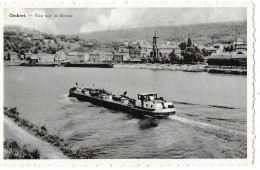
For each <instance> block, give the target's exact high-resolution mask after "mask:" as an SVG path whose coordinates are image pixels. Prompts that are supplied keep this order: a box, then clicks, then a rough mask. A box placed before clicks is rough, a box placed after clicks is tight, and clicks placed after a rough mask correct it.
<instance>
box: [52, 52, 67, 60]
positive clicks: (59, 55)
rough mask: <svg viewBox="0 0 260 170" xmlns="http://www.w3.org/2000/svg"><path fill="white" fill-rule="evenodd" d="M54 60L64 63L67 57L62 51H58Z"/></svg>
mask: <svg viewBox="0 0 260 170" xmlns="http://www.w3.org/2000/svg"><path fill="white" fill-rule="evenodd" d="M54 60H55V61H65V60H67V56H66V54H65V52H64V51H62V50H60V51H57V52H56V54H55V58H54Z"/></svg>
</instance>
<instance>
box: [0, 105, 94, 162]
mask: <svg viewBox="0 0 260 170" xmlns="http://www.w3.org/2000/svg"><path fill="white" fill-rule="evenodd" d="M4 114H5V115H6V116H7V117H9V118H11V119H12V120H13V121H14V122H16V123H17V125H18V126H20V127H23V128H25V129H27V130H28V131H29V132H30V133H31V134H33V135H35V136H36V137H39V138H41V139H42V140H44V141H46V142H48V143H50V144H52V145H53V146H55V147H57V148H59V149H60V150H61V151H62V152H63V154H64V155H67V156H68V157H69V158H72V159H92V158H94V156H95V154H94V153H91V151H89V150H88V149H87V148H80V149H78V150H76V151H73V150H71V147H70V143H69V142H68V141H65V140H64V139H63V138H60V137H59V136H57V135H53V134H49V132H48V130H47V128H46V127H45V126H41V127H39V126H37V125H35V124H33V123H31V122H29V121H28V120H25V119H23V118H21V117H20V114H19V112H18V111H17V108H16V107H14V108H7V107H4ZM14 159H15V158H14ZM17 159H19V158H17Z"/></svg>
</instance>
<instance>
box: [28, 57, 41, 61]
mask: <svg viewBox="0 0 260 170" xmlns="http://www.w3.org/2000/svg"><path fill="white" fill-rule="evenodd" d="M27 60H28V61H29V63H38V62H39V60H40V59H39V58H38V57H34V56H31V57H28V58H27Z"/></svg>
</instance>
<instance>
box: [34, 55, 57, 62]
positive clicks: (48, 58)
mask: <svg viewBox="0 0 260 170" xmlns="http://www.w3.org/2000/svg"><path fill="white" fill-rule="evenodd" d="M33 57H34V58H38V62H41V63H53V62H54V58H55V54H47V53H39V54H33Z"/></svg>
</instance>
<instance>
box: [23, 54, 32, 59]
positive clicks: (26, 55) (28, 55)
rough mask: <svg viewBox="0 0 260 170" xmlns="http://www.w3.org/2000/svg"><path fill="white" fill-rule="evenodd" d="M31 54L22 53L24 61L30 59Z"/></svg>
mask: <svg viewBox="0 0 260 170" xmlns="http://www.w3.org/2000/svg"><path fill="white" fill-rule="evenodd" d="M32 56H33V54H32V53H24V59H27V58H29V57H32Z"/></svg>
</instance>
